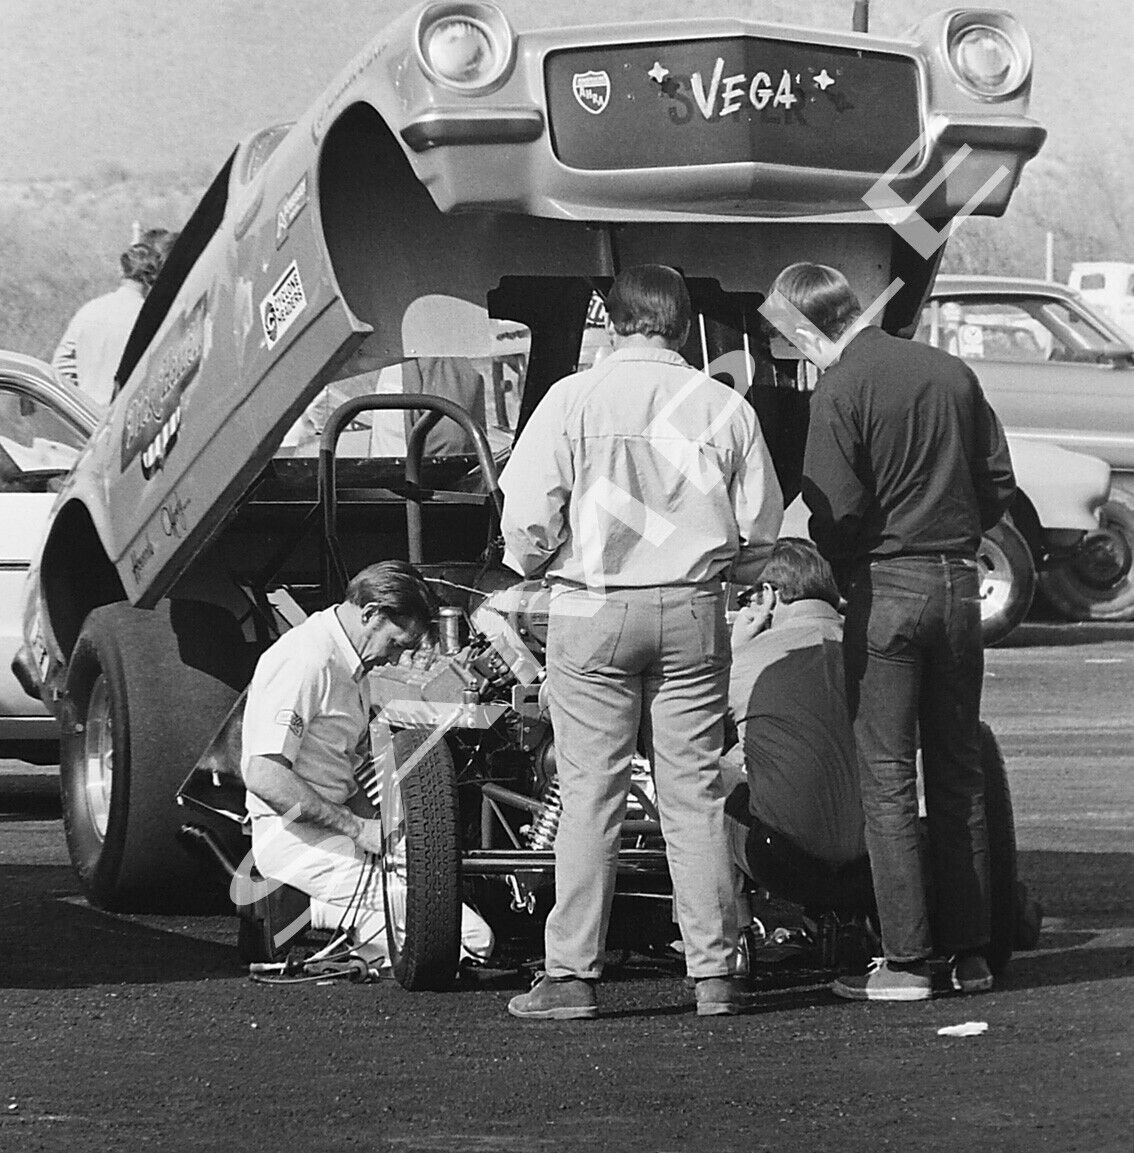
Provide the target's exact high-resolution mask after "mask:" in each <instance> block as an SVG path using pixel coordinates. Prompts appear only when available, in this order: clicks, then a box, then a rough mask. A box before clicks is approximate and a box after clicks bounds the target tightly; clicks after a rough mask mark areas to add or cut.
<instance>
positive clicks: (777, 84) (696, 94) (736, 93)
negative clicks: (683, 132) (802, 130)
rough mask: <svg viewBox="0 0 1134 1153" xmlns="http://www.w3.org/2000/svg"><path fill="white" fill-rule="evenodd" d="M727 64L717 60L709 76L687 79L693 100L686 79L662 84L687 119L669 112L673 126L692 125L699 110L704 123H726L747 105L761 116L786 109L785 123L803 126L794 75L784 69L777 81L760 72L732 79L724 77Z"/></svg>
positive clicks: (741, 74) (695, 73)
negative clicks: (692, 118) (681, 108)
mask: <svg viewBox="0 0 1134 1153" xmlns="http://www.w3.org/2000/svg"><path fill="white" fill-rule="evenodd" d="M724 70H725V61H724V57H723V56H718V57H717V59H716V63H715V64H714V65H713V70H712V72H711V73H709V74H708V75H707V77H706V75H704V74H702V73H701V72H694V73H693V75H692V76H690V77H689V78H688V85H689V90H690V92H691V93H692V96H693V99H692V101H690V99H689V97H688V96H687V95H686V94H685V92H684V91H683V87H684V85H683V84H682V81H683V80H684V79H685V78H684V77H679V76H673V77H668V78H666V80H665V81H664V82H663V83H662V91H663V92H664V93H665V94H666V95H667V96H669V97H670V98H671V99H673V100H676V101H677V102H678V103H679V104H681V105H682V107H683V109H684V110H685V111H684V115H682V114H680V113H677V110H676V109H671V110H670V118H671V119H672V120H673V121H674V123H678V124H684V123H687V122H688V121H689V119H690V118H691V115H692V111H693V108H696V109H697V111H698V112H700V113H701V116H702V118H703V119H705V120H723V119H724V118H725V117H727V116H732V115H735V114H736V113H737V112H739V111H741V109H742V108H744V107H745V106H746V105H747V106H750V107H751V108H753V109H754V110H755V111H757V112H760V113H767V114H770V113H771V111H772V110H775V109H781V108H782V109H783V110H784V113H785V115H784V121H785V123H786V122H787V121H788V120H791V119H794V120H796V121H797V122H798V123H800V124H804V123H806V121H805V120H804V119H803V111H802V108H797V107H796V106H797V105H798V104H800V101H801V98H800V96H799V94H798V93H797V92H796V91H795V87H794V85H793V83H792V75H791V73H790V72H789V71H788V70H787V69H786V68H784V69H781V71H780V75H779V78H778V79H773V77H772V75H771V73H768V72H764V71H758V72H755V73H753V75H752V76H749V75H748V74H747V73H745V72H735V73H732V74H731V75H729V76H726V75H725V74H724Z"/></svg>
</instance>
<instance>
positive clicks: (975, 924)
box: [773, 264, 1016, 1001]
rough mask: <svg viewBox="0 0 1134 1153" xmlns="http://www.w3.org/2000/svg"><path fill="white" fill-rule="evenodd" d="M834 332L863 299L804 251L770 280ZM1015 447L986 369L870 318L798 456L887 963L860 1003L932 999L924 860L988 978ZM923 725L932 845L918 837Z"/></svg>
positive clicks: (838, 368)
mask: <svg viewBox="0 0 1134 1153" xmlns="http://www.w3.org/2000/svg"><path fill="white" fill-rule="evenodd" d="M775 291H779V292H780V294H781V295H782V296H783V297H784V298H785V299H786V300H787V301H788V302H789V303H790V304H792V305H794V306H795V308H797V309H798V310H799V311H800V312H801V313H802V314H803V316H804V317H806V318H807V320H808V321H810V322H811V324H813V325H814V326H815V327H816V328H817V329H818V330H819V332H821V333H822V334H823V335H824V336H825V337H827V338H828V339H829V340H832V341H838V340H839V339H840V338H841V337H842V336H843V335H844V333H846V332H847V331H848V330H849V329H850V328H851V327H852V326H853V325H854V323H855V321H856V320H857V319H858V317H859V316H860V314H861V308H860V306H859V302H858V299H857V297H856V296H855V294H854V292H853V290H852V289H851V287H850V285H849V283H848V282H847V280H846V277H844V276H843V275H842V273H840V272H838V271H837V270H836V269H833V268H828V267H826V266H824V265H817V264H794V265H792V266H791V267H790V268H786V269H785V270H784V271H783V272H782V273H780V275H779V277H778V278H777V280H776V283H775V285H774V287H773V292H775ZM1015 487H1016V486H1015V480H1014V477H1013V474H1012V462H1011V459H1010V457H1009V454H1008V445H1007V441H1006V439H1005V436H1004V430H1003V429H1002V428H1001V426H1000V422H999V420H997V418H996V415H995V414H994V413H993V411H992V409H991V408H990V407H989V405H988V402H987V401H986V400H985V398H984V394H983V393H982V392H981V389H980V384H979V382H978V381H977V379H976V377H975V376H974V374H973V373H972V372H971V371H970V370H969V369H968V368H967V367H966V366H965V364H963V363H962V362H961V361H960V360H958V359H956V358H955V357H953V356H949V355H948V354H947V353H943V352H940V351H939V350H937V349H933V348H929V347H927V346H926V345H921V344H915V343H913V342H911V341H907V340H901V339H899V338H897V337H893V336H890V335H888V334H887V333H885V332H883V331H881V330H880V329H877V328H869V327H867V328H863V329H862V330H861V331H859V332H857V333H856V334H855V335H854V336H853V337H852V339H851V340H850V341H849V342H848V343H847V345H846V347H845V349H844V350H843V352H842V354H841V356H840V357H839V359H838V361H837V362H836V363H835V364H833V365H832V366H831V367H830V368H829V369H828V370H827V371H826V372H825V373H824V374H823V377H822V379H821V380H820V383H819V387H818V389H817V390H816V392H815V396H814V399H813V402H812V407H811V423H810V431H809V433H808V438H807V449H806V452H805V457H804V468H803V496H804V500H805V501H806V502H807V506H808V508H809V509H810V510H811V520H810V532H811V536H812V538H813V539H814V541H815V543H816V544H817V545H818V546H819V550H820V552H822V553H823V555H824V556H825V557H826V558H827V559H828V560H829V561H830V562H831V564H832V566H833V567H834V569H835V573H836V576H837V577H838V578H839V582H840V587H841V589H842V591H843V594H844V595H845V597H846V598H847V616H846V628H845V631H844V638H843V653H844V659H845V662H846V687H847V697H848V704H849V706H850V712H851V717H852V719H853V721H854V730H855V739H856V741H857V744H858V749H859V754H860V757H861V759H862V762H863V766H862V772H863V776H862V800H863V809H864V812H865V816H866V843H867V848H868V849H869V852H870V861H871V867H872V869H873V873H874V891H875V896H876V897H877V900H878V911H879V918H880V920H881V924H882V947H883V952H884V954H885V957H884V959H883V960H882V961H881V962H880V963H879V964H878V965H877V966H876V967H874V968H872V970H871V971H870V972H869V973H866V974H863V975H861V976H854V977H843V978H840V979H839V980H837V981H836V982H835V984H834V986H833V988H834V991H835V992H836V993H837V994H839V995H840V996H842V997H848V998H851V999H855V1000H878V1001H916V1000H923V999H925V998H927V997H929V996H930V995H931V987H930V976H929V967H928V964H927V961H928V958H929V957H930V955H931V954H932V952H933V941H932V938H931V934H930V923H929V916H928V913H927V909H926V899H925V892H926V885H925V878H924V876H923V867H924V868H928V869H929V870H930V871H931V874H932V877H933V881H934V886H935V889H936V891H937V893H938V894H940V901H939V905H938V908H937V917H936V922H937V923H936V929H937V935H938V941H937V943H938V945H939V947H940V948H941V949H942V951H944V952H948V953H951V954H952V955H953V958H954V960H953V970H952V980H953V984H954V987H956V988H958V989H960V990H962V991H964V992H970V993H973V992H981V991H983V990H986V989H990V988H991V987H992V975H991V974H990V972H989V970H988V965H987V963H986V961H985V959H984V956H983V950H984V948H985V946H986V945H987V943H988V936H989V923H988V918H989V910H988V839H987V832H986V829H985V820H984V778H983V773H982V770H981V764H980V743H979V723H980V697H981V682H982V679H983V676H984V651H983V647H982V642H981V633H980V596H979V584H978V578H977V566H976V549H977V545H978V543H979V541H980V538H981V534H982V532H983V531H985V530H987V529H989V528H991V527H992V526H993V525H994V524H996V522H997V521H998V520H999V519H1000V517H1001V515H1002V514H1003V513H1004V511H1005V509H1006V508H1007V507H1008V505H1009V504H1010V502H1011V500H1012V497H1013V495H1014V494H1015ZM919 729H920V733H921V746H922V757H923V768H924V776H925V803H926V811H927V816H928V820H929V834H930V835H929V840H930V849H929V854H928V860H927V861H926V862H925V864H924V866H923V862H922V857H921V854H920V851H919V845H918V801H917V769H916V754H917V739H918V732H919Z"/></svg>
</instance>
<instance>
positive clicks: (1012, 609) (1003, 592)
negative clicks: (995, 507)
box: [977, 516, 1036, 646]
mask: <svg viewBox="0 0 1134 1153" xmlns="http://www.w3.org/2000/svg"><path fill="white" fill-rule="evenodd" d="M977 564H978V566H979V568H980V626H981V634H982V635H983V637H984V643H985V645H986V646H988V645H995V644H998V643H999V642H1000V641H1002V640H1004V638H1005V637H1007V636H1008V634H1009V633H1010V632H1011V631H1012V630H1013V629H1014V628H1015V627H1016V626H1017V625H1018V624H1019V623H1020V622H1021V621H1022V620H1023V619H1024V617H1025V616H1027V613H1028V609H1029V608H1031V605H1032V597H1033V596H1034V594H1035V591H1036V567H1035V563H1034V562H1033V560H1032V553H1031V549H1029V548H1028V542H1027V541H1026V540H1025V539H1024V537H1023V534H1022V533H1021V532H1020V530H1019V529H1018V528H1017V527H1016V526H1015V524H1013V523H1012V518H1011V517H1008V516H1005V517H1003V518H1002V519H1001V520H1000V522H999V523H998V524H996V525H994V526H993V527H992V528H991V529H989V531H988V532H987V533H985V535H984V536H983V537H982V538H981V542H980V545H979V546H978V548H977Z"/></svg>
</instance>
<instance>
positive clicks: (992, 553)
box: [780, 434, 1110, 645]
mask: <svg viewBox="0 0 1134 1153" xmlns="http://www.w3.org/2000/svg"><path fill="white" fill-rule="evenodd" d="M1008 444H1009V447H1010V449H1011V452H1012V466H1013V468H1014V469H1015V472H1016V482H1017V485H1018V487H1019V492H1018V493H1017V495H1016V499H1015V501H1014V502H1013V505H1012V508H1011V510H1010V511H1009V512H1008V513H1007V514H1005V516H1004V517H1003V518H1002V519H1001V521H1000V523H999V524H998V525H996V526H995V527H994V528H993V529H992V530H991V531H990V532H988V533H986V534H985V536H984V537H983V539H982V540H981V542H980V548H979V549H978V551H977V563H978V564H979V565H980V567H981V574H980V577H981V583H980V598H981V599H980V621H981V630H982V632H983V634H984V643H985V644H986V645H994V644H997V643H998V642H1000V641H1002V640H1004V638H1005V637H1007V636H1008V634H1009V633H1010V632H1011V631H1012V630H1013V629H1014V628H1015V627H1016V626H1017V625H1018V624H1019V623H1020V622H1021V621H1022V620H1023V619H1024V617H1025V616H1026V615H1027V612H1028V609H1029V608H1030V607H1031V604H1032V597H1033V595H1034V593H1035V590H1036V580H1037V573H1038V571H1039V570H1040V569H1041V566H1043V565H1044V564H1049V563H1065V559H1064V558H1066V557H1067V556H1069V555H1073V554H1074V553H1075V551H1076V550H1077V549H1078V548H1081V547H1082V546H1083V544H1084V542H1086V541H1088V540H1089V539H1090V538H1091V537H1092V536H1094V535H1097V533H1098V527H1099V510H1100V509H1101V508H1102V507H1103V506H1104V505H1105V503H1106V501H1107V497H1108V495H1109V493H1110V469H1109V467H1108V466H1107V464H1106V462H1105V461H1102V460H1099V458H1098V457H1094V456H1087V455H1086V454H1085V453H1081V452H1068V451H1066V450H1065V449H1061V448H1057V447H1056V446H1055V445H1048V444H1040V443H1037V442H1035V441H1030V440H1026V439H1024V438H1022V437H1017V436H1013V435H1012V434H1009V436H1008ZM807 515H808V514H807V508H806V506H805V505H804V503H803V499H802V498H801V497H800V498H797V499H796V500H794V501H793V502H792V503H791V505H789V506H788V509H787V512H786V513H785V515H784V523H783V527H782V528H781V529H780V535H781V536H807V535H808V532H807ZM1021 524H1023V525H1026V526H1027V528H1028V532H1027V534H1025V533H1024V532H1023V531H1021V529H1020V527H1019V525H1021ZM1029 537H1030V538H1031V539H1029ZM1052 557H1059V558H1061V559H1060V560H1057V561H1055V562H1053V561H1052V560H1051V558H1052Z"/></svg>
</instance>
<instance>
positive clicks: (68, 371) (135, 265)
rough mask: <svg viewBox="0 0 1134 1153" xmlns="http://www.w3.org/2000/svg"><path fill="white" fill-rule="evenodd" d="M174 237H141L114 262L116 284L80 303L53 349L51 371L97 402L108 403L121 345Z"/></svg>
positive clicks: (156, 233) (151, 232) (154, 232)
mask: <svg viewBox="0 0 1134 1153" xmlns="http://www.w3.org/2000/svg"><path fill="white" fill-rule="evenodd" d="M178 235H179V234H178V233H176V232H170V231H168V230H167V229H165V228H150V229H147V230H146V232H144V233H142V234H141V237H140V238H139V240H138V241H137V242H136V243H134V244H131V245H130V247H129V248H127V249H126V251H125V252H123V253H122V255H121V256H119V258H118V261H119V263H120V264H121V266H122V283H121V284H120V285H119V286H118V287H117V288H116V289H115V290H114V291H113V292H108V293H106V294H105V295H104V296H99V297H96V298H95V299H94V300H90V301H88V302H87V303H86V304H84V305H83V306H82V308H80V309H79V311H78V312H76V313H75V315H74V316H73V317H72V318H71V322H70V323H69V324H68V325H67V329H66V331H65V332H64V333H63V339H62V340H60V342H59V346H58V347H57V348H56V349H55V355H54V356H52V358H51V365H52V367H53V368H54V369H55V371H56V372H57V373H58V374H59V376H60V377H61V378H62V379H63V380H64V381H66V382H67V383H68V384H70V385H73V386H74V387H75V388H77V389H78V390H79V391H80V392H82V393H85V394H86V395H87V396H88V397H90V398H91V400H93V401H95V402H96V403H97V404H100V405H108V404H109V403H110V401H111V398H112V397H113V395H114V374H115V373H116V372H117V371H118V363H119V361H121V359H122V353H123V351H124V349H125V348H126V341H127V339H128V338H129V336H130V331H131V329H132V328H133V327H134V321H135V320H137V319H138V313H139V312H140V311H141V308H142V301H143V300H145V298H146V294H147V293H148V292H149V290H150V288H151V287H152V286H153V283H154V281H155V280H157V277H158V273H159V272H160V271H161V267H162V265H163V264H164V263H165V258H166V257H167V256H168V255H169V250H170V249H171V248H172V247H173V244H174V242H175V241H176V239H177V237H178Z"/></svg>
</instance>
